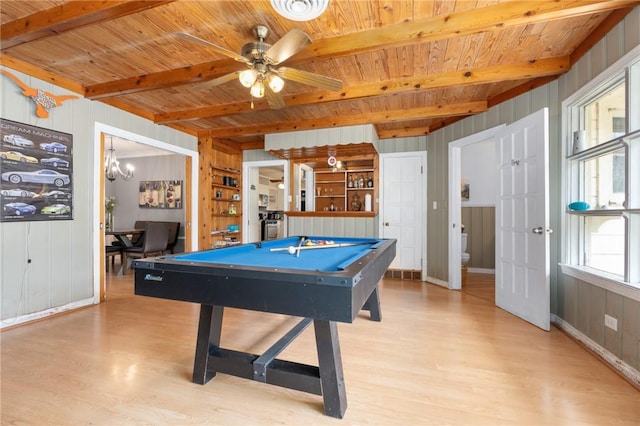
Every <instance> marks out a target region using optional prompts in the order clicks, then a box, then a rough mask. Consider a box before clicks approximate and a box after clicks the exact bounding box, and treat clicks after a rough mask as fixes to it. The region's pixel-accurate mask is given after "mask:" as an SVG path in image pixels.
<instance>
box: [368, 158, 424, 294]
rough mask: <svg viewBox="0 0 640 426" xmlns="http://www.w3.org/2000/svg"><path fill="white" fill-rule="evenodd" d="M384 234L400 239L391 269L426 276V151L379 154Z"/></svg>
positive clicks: (422, 278)
mask: <svg viewBox="0 0 640 426" xmlns="http://www.w3.org/2000/svg"><path fill="white" fill-rule="evenodd" d="M379 181H380V188H381V189H380V221H379V235H380V237H381V238H395V239H396V240H397V248H396V257H395V259H394V260H393V262H392V263H391V266H390V269H391V270H397V271H400V272H401V275H402V276H404V274H405V272H407V273H408V274H409V275H410V276H411V277H413V276H414V274H419V275H420V277H419V279H420V280H422V281H424V280H425V278H426V276H427V262H426V259H427V219H426V203H427V194H426V190H425V188H427V153H426V152H404V153H392V154H380V176H379Z"/></svg>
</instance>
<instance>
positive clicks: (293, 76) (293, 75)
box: [274, 67, 342, 91]
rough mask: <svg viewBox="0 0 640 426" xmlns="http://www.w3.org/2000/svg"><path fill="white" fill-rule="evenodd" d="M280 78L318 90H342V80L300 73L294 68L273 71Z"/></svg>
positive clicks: (300, 71)
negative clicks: (317, 88)
mask: <svg viewBox="0 0 640 426" xmlns="http://www.w3.org/2000/svg"><path fill="white" fill-rule="evenodd" d="M274 72H276V73H277V74H278V75H279V76H280V77H282V78H284V79H286V80H291V81H296V82H298V83H302V84H308V85H309V86H315V87H319V88H320V89H327V90H333V91H338V90H341V89H342V80H338V79H337V78H333V77H327V76H326V75H320V74H316V73H313V72H309V71H302V70H299V69H296V68H287V67H280V68H278V69H277V70H274Z"/></svg>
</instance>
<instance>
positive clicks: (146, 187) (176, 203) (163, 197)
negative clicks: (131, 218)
mask: <svg viewBox="0 0 640 426" xmlns="http://www.w3.org/2000/svg"><path fill="white" fill-rule="evenodd" d="M138 206H139V207H141V208H155V209H181V208H182V181H181V180H146V181H141V182H140V190H139V192H138Z"/></svg>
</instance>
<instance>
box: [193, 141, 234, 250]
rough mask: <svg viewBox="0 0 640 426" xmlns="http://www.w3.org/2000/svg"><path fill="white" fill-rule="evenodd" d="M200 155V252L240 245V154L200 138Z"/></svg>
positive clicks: (232, 149)
mask: <svg viewBox="0 0 640 426" xmlns="http://www.w3.org/2000/svg"><path fill="white" fill-rule="evenodd" d="M204 147H206V148H204ZM214 147H215V148H214ZM199 153H200V164H201V171H202V173H201V175H200V181H199V184H200V187H199V195H200V214H199V220H200V225H199V226H200V232H199V249H200V250H206V249H210V248H216V247H222V246H228V245H235V244H240V243H241V242H242V200H241V196H242V173H241V169H242V152H241V151H239V150H237V149H235V148H233V147H229V146H227V145H225V144H222V143H219V141H215V143H214V141H212V140H210V139H209V138H204V139H200V151H199Z"/></svg>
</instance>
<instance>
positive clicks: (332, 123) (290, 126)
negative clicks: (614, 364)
mask: <svg viewBox="0 0 640 426" xmlns="http://www.w3.org/2000/svg"><path fill="white" fill-rule="evenodd" d="M486 110H487V102H485V101H478V102H467V103H461V104H451V105H432V106H427V107H421V108H413V109H401V110H394V111H383V112H371V113H366V114H356V115H343V116H340V117H335V118H334V117H328V118H322V119H315V120H307V121H303V122H295V123H288V122H287V123H273V124H264V125H256V126H250V127H247V126H243V127H230V128H219V129H211V130H209V131H208V135H209V136H211V137H215V138H224V137H228V138H229V137H236V136H252V135H265V134H270V133H282V132H295V131H299V130H314V129H326V128H330V127H342V126H354V125H358V124H377V123H392V122H400V121H408V120H417V119H428V118H436V117H451V116H458V115H469V114H477V113H480V112H484V111H486Z"/></svg>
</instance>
